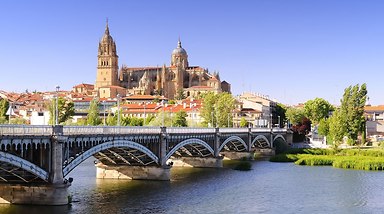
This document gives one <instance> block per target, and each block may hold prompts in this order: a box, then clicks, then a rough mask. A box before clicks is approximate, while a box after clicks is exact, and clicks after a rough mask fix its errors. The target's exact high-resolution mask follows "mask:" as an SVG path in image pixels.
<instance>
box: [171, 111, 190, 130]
mask: <svg viewBox="0 0 384 214" xmlns="http://www.w3.org/2000/svg"><path fill="white" fill-rule="evenodd" d="M187 116H188V115H187V113H186V112H185V111H178V112H176V114H175V115H174V116H173V117H174V118H173V120H172V121H173V124H172V125H173V126H176V127H187V126H188V123H187Z"/></svg>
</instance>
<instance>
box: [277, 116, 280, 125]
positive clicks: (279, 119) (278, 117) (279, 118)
mask: <svg viewBox="0 0 384 214" xmlns="http://www.w3.org/2000/svg"><path fill="white" fill-rule="evenodd" d="M277 118H278V120H279V121H277V122H278V124H279V128H280V115H278V116H277Z"/></svg>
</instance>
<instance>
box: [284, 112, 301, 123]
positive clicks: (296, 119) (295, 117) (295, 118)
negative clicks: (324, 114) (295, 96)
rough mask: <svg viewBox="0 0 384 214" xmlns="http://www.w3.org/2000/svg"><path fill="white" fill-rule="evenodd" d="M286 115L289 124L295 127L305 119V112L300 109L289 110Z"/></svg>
mask: <svg viewBox="0 0 384 214" xmlns="http://www.w3.org/2000/svg"><path fill="white" fill-rule="evenodd" d="M285 115H286V117H287V119H288V120H289V122H290V123H291V124H293V125H297V124H299V123H301V122H302V121H303V119H304V118H305V115H304V110H303V109H300V108H288V109H287V111H286V112H285Z"/></svg>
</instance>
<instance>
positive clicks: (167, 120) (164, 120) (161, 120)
mask: <svg viewBox="0 0 384 214" xmlns="http://www.w3.org/2000/svg"><path fill="white" fill-rule="evenodd" d="M163 125H164V126H167V127H169V126H172V118H171V116H170V114H168V113H167V112H160V113H158V114H157V116H156V117H155V118H154V119H153V120H152V121H151V122H150V123H149V126H163Z"/></svg>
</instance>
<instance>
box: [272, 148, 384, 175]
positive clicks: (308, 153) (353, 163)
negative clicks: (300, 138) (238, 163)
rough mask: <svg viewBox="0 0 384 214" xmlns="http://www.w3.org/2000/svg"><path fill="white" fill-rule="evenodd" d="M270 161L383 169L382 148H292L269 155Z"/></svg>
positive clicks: (346, 167) (383, 153)
mask: <svg viewBox="0 0 384 214" xmlns="http://www.w3.org/2000/svg"><path fill="white" fill-rule="evenodd" d="M270 161H272V162H295V164H298V165H309V166H333V167H337V168H344V169H361V170H384V150H383V149H343V150H339V151H335V150H331V149H294V150H289V151H287V152H285V153H282V154H278V155H276V156H273V157H271V159H270Z"/></svg>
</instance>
